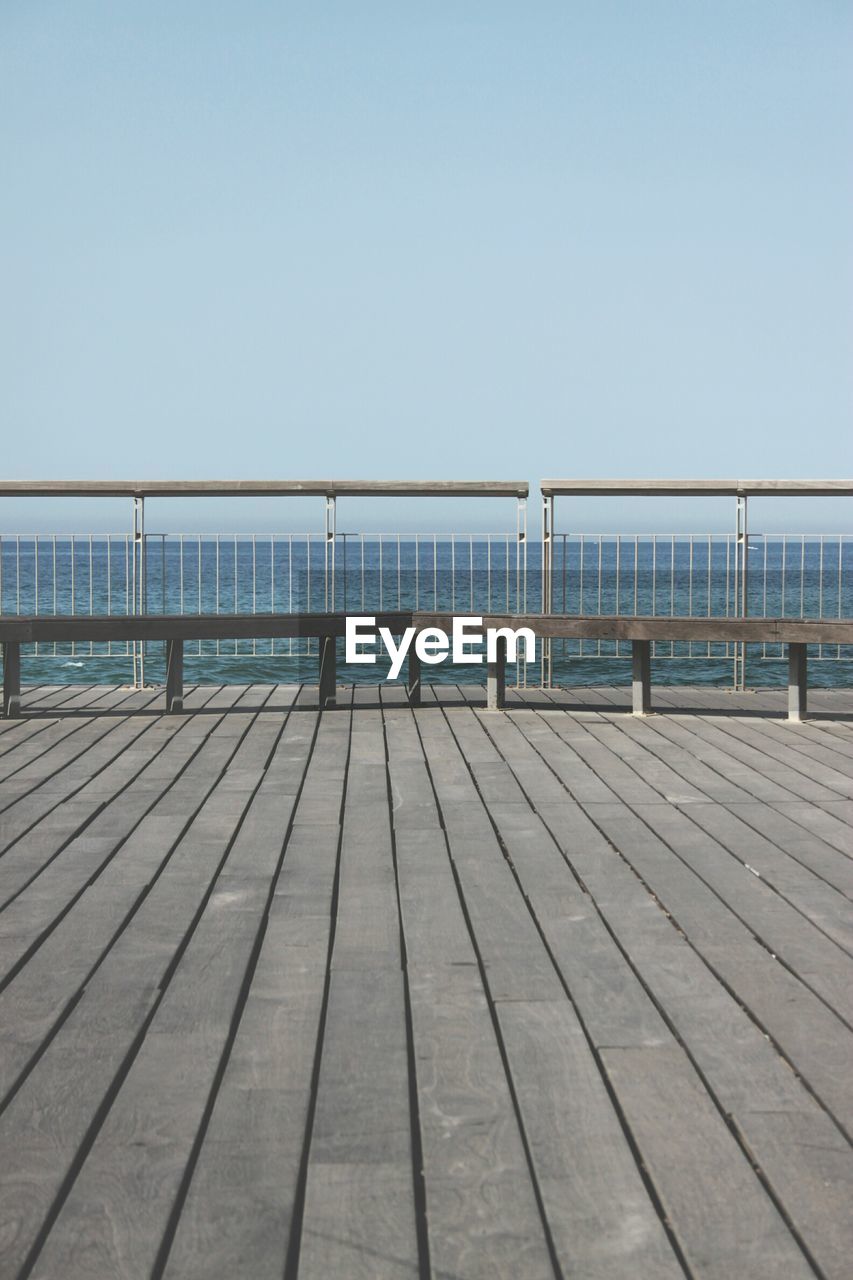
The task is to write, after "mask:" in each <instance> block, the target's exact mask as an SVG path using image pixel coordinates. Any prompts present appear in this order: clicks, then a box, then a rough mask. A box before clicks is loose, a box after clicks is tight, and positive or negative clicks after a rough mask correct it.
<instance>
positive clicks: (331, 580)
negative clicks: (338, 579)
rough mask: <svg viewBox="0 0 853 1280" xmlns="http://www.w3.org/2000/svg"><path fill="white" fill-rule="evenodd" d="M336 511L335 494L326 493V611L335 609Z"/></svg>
mask: <svg viewBox="0 0 853 1280" xmlns="http://www.w3.org/2000/svg"><path fill="white" fill-rule="evenodd" d="M335 525H336V511H335V495H334V494H332V493H329V494H327V495H326V519H325V532H326V542H325V549H326V554H325V559H324V569H325V575H324V576H325V582H326V590H325V596H324V599H325V601H326V613H334V611H335V540H336V537H337V533H336V528H335Z"/></svg>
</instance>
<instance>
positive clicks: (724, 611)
mask: <svg viewBox="0 0 853 1280" xmlns="http://www.w3.org/2000/svg"><path fill="white" fill-rule="evenodd" d="M540 489H541V494H542V548H541V574H542V601H543V604H542V609H543V612H544V613H551V612H554V611H555V610H556V609H557V608H558V607H559V606H558V605H556V604H555V598H556V593H557V592H558V590H559V585H558V584H559V578H558V575H559V572H560V566H559V565H558V564H557V563H556V561H555V552H558V550H559V548H560V538H562V537H566V536H568V535H559V534H557V532H556V525H555V509H556V499H557V498H558V497H559V498H563V499H565V498H569V497H575V498H577V497H598V498H601V497H621V498H624V497H681V498H687V497H691V498H694V497H728V498H734V499H735V522H734V524H735V528H734V534H733V535H732V536H731V537H727V536H724V537H723V538H722V539H720V538H719V537H718V539H717V540H718V541H719V542H720V543H721V545H722V546H723V548H724V564H725V570H724V573H723V572H722V569H721V566H719V565H718V566H717V568H716V571H715V569H714V560H713V551H712V541H711V540H710V539H709V543H708V564H707V570H706V575H707V594H708V609H709V610H710V609H711V608H712V605H713V606H715V608H716V611H717V613H718V615H719V616H728V617H742V618H745V617H747V616H749V614H750V612H755V609H754V608H753V607H752V606H753V601H754V597H755V592H754V590H753V587H752V584H751V578H752V568H753V566H752V563H751V559H750V555H751V550H752V549H753V543H754V542H755V539H753V537H752V535H751V534H750V531H749V517H748V507H749V499H750V498H751V497H776V498H778V497H847V498H850V497H853V481H850V480H543V481H542V483H541V486H540ZM648 536H650V537H651V548H652V565H651V573H650V575H649V572H648V571H646V573H645V575H644V576H645V589H644V591H642V592H640V593H639V595H640V596H642V598H643V602H644V603H643V605H641V606H640V605H639V604H638V608H639V611H640V612H643V611H645V612H651V613H654V612H656V611H657V606H658V590H657V568H656V563H655V557H656V550H657V541H658V539H657V537H656V535H647V537H648ZM821 536H822V535H816V537H817V538H818V539H820V538H821ZM829 536H830V537H832V536H835V535H829ZM793 537H794V538H795V540H797V539H803V542H802V548H803V552H802V554H803V567H802V572H801V591H800V596H801V602H800V603H801V608H802V609H803V610H805V608H806V593H805V590H804V587H803V585H802V584H803V583H804V582H805V575H806V569H805V558H804V557H805V551H804V548H805V540H804V535H793ZM823 537H826V535H823ZM667 538H669V539H670V540H671V543H672V552H671V564H670V578H671V583H670V609H671V610H672V612H673V615H674V616H675V615H677V614H680V615H682V616H690V611H691V610H692V607H693V574H692V552H693V547H694V544H695V539H694V538H688V539H687V541H688V545H689V547H690V557H691V561H690V565H689V566H688V570H687V588H686V591H685V590H684V589H683V582H682V578H683V574H684V566H683V565H679V567H678V570H676V551H675V544H676V539H675V536H674V535H663V539H664V541H665V540H666V539H667ZM618 542H619V539H617V552H616V554H617V559H618V556H619V546H618ZM781 545H782V548H783V550H782V571H781V575H780V585H779V590H778V592H775V593H774V591H773V590H772V589H771V591H770V598H768V592H767V582H768V576H767V573H766V572H765V575H764V579H763V582H764V586H763V588H762V591H761V599H762V603H763V605H764V606H765V607H764V609H763V612H765V613H766V611H767V607H770V602H771V600H772V599H773V597H774V595H776V596H778V601H775V604H776V607H778V608H783V607H784V602H785V594H786V588H785V567H784V566H785V547H786V545H787V542H786V536H785V535H781ZM822 545H823V544H821V546H822ZM765 550H766V543H765ZM562 551H563V557H564V560H565V556H566V549H565V546H563V548H562ZM822 554H823V553H822V551H821V555H822ZM599 555H600V553H599ZM842 560H843V554H842V548H841V542H839V552H838V564H839V573H841V571H842ZM821 563H822V561H821ZM583 566H584V562H583V552H581V560H580V566H579V573H580V576H581V578H582V577H583V571H584V568H583ZM765 570H766V554H765ZM810 572H813V570H812V569H811V567H810ZM676 574H678V578H679V584H680V586H681V588H682V589H681V590H680V591H679V593H678V598H677V607H676V591H675V580H676ZM616 576H617V579H618V568H617V574H616ZM641 580H642V579H641V575H640V570H639V566H638V565H637V566H635V573H634V592H635V596H638V583H639V582H640V581H641ZM582 594H583V593H582V591H581V595H582ZM598 596H599V597H600V596H601V584H600V583H599V589H598ZM813 597H814V593H813V592H809V607H810V608H811V607H812V606H814V605H815V604H816V603H818V604H819V603H822V601H823V585H822V574H821V575H820V582H819V585H818V590H817V600H816V601H815V599H814V598H813ZM618 600H619V589H618V587H617V588H616V602H617V604H618ZM638 600H639V597H638V599H637V602H638ZM838 604H839V607H840V608H843V607H845V605H844V590H843V586H841V587H839V591H838ZM846 607H847V608H849V601H848V603H847V606H846ZM635 611H636V610H635ZM706 616H707V615H706ZM801 616H806V615H805V614H803V615H801ZM809 616H814V615H813V614H810V615H809ZM839 616H842V615H839ZM553 653H554V647H553V644H552V642H551V641H550V640H546V641H545V642H544V643H543V647H542V683H543V684H546V685H547V684H550V683H551V682H552V679H553V676H554V665H553ZM564 656H565V655H564ZM578 656H581V655H578ZM608 656H617V654H616V652H614V654H610V655H608ZM658 656H662V655H661V654H658ZM669 656H673V657H674V656H691V655H689V654H688V655H683V654H681V653H676V651H675V647H674V646H673V648H672V651H671V653H670V655H669ZM704 656H705V658H706V661H707V660H708V658H709V657H710V656H714V657H717V656H719V655H716V654H715V655H708V654H706V655H704ZM722 656H723V657H725V658H726V659H727V658H728V657H730V656H731V658H732V663H733V682H734V685H735V687H736V688H741V689H742V688H744V687H745V684H746V665H747V646H746V644H743V643H739V644H735V645H732V646H731V653H729V652H728V651H726V652H725V653H724V654H723V655H722ZM765 656H767V655H766V647H765ZM839 656H841V655H839ZM845 656H846V655H845Z"/></svg>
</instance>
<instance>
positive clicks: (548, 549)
mask: <svg viewBox="0 0 853 1280" xmlns="http://www.w3.org/2000/svg"><path fill="white" fill-rule="evenodd" d="M553 528H554V499H553V497H552V496H551V495H550V494H543V495H542V612H543V613H551V612H552V609H551V603H552V601H551V595H552V588H551V583H552V573H553V567H554V565H553V555H554V544H553V540H552V534H553ZM541 652H542V659H541V661H542V668H541V669H542V677H541V683H542V687H543V688H545V689H547V688H550V685H551V640H550V638H549V637H546V638H543V640H542V650H541Z"/></svg>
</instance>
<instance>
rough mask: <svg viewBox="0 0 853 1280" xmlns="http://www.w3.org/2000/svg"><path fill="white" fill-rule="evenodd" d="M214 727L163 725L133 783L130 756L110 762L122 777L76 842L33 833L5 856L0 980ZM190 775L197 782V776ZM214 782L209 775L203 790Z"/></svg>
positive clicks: (138, 763) (207, 720) (201, 721)
mask: <svg viewBox="0 0 853 1280" xmlns="http://www.w3.org/2000/svg"><path fill="white" fill-rule="evenodd" d="M218 722H219V717H197V718H196V719H194V720H193V721H192V722H187V723H185V724H183V725H178V724H174V725H169V724H168V722H163V723H161V724H160V725H158V732H157V734H156V738H155V740H154V741H153V742H152V743H151V744H150V746H149V749H148V750H147V751H146V752H145V753H144V754H143V753H141V752H137V753H136V754H137V759H136V760H135V761H133V762H132V763H131V769H132V770H135V776H133V773H130V776H128V774H129V770H128V762H127V761H126V759H125V757H127V756H128V755H130V751H127V752H124V753H123V756H122V757H120V758H119V761H118V762H116V763H117V764H118V765H120V766H121V772H120V773H117V775H116V777H115V781H114V783H111V786H110V791H113V790H115V792H116V794H115V795H114V796H111V795H109V794H107V796H106V797H105V799H104V800H102V802H101V804H100V805H99V807H98V808H97V809H96V810H95V816H94V817H93V819H92V820H91V821H90V822H89V823H88V824H87V825H86V826H85V827H84V829H83V833H82V834H80V835H76V836H74V837H72V838H71V839H70V840H68V839H65V840H63V842H62V843H60V844H57V833H56V830H55V828H52V829H51V830H50V831H49V832H48V833H46V835H42V834H41V833H40V832H39V829H38V827H36V828H34V829H33V830H32V831H30V832H29V833H28V834H27V835H26V836H25V837H24V838H23V839H22V840H20V841H18V843H17V844H16V845H14V846H13V848H12V849H11V850H10V851H9V852H8V853H7V854H6V856H5V858H4V859H3V862H2V864H0V885H2V893H3V895H4V897H6V902H4V904H3V910H2V914H0V976H2V978H5V976H6V975H8V974H9V973H10V971H11V970H13V969H14V968H15V967H16V966H17V965H18V964H19V963H20V962H21V961H22V960H23V958H24V957H25V956H26V955H28V954H29V953H30V951H31V949H32V948H33V947H34V946H36V945H38V943H39V942H40V941H42V940H43V939H44V937H45V936H46V934H47V933H49V931H50V929H51V927H52V926H53V924H54V922H55V921H58V920H60V919H61V918H62V917H63V916H64V914H65V913H66V912H67V911H68V910H69V909H70V908H71V907H72V906H73V905H74V903H75V902H76V900H77V898H78V897H79V895H80V894H81V893H83V892H91V888H92V886H93V884H94V882H95V880H96V879H97V877H98V876H99V875H100V874H101V873H102V871H103V870H104V868H105V867H107V866H109V865H110V863H111V862H112V860H113V859H114V858H115V857H116V855H117V854H118V853H119V851H120V850H121V848H122V846H123V844H124V842H125V841H126V840H127V839H128V838H129V837H130V836H131V835H132V833H133V832H134V831H135V830H136V828H137V827H138V825H139V823H140V822H142V821H144V819H145V817H146V815H147V814H148V813H149V812H156V808H157V806H158V805H162V802H163V796H164V794H166V793H168V791H169V790H170V789H171V787H172V786H173V785H174V783H175V780H176V779H179V778H180V777H181V775H182V774H183V772H184V770H185V769H186V768H187V767H188V766H190V764H191V762H192V761H193V758H194V757H195V756H196V755H197V753H198V752H199V751H200V750H201V748H202V746H203V745H204V743H205V741H206V739H207V737H208V735H209V734H210V733H211V732H212V730H213V729H214V728H215V727H216V725H217V723H218ZM130 750H131V751H132V750H133V749H132V748H131V749H130ZM205 761H206V767H210V768H212V767H213V765H214V764H215V757H213V758H211V757H210V756H209V755H207V756H206V757H205ZM193 775H194V776H195V778H198V770H197V769H196V770H194V771H193ZM215 777H216V774H215V773H212V774H211V775H210V783H209V785H212V784H213V781H214V780H215ZM195 785H198V783H197V782H196V784H195ZM208 789H209V787H208ZM85 790H86V789H85V788H84V789H83V792H81V793H80V794H81V795H83V794H85ZM99 791H100V789H99ZM176 834H177V832H176ZM60 838H61V837H60ZM7 895H9V896H7ZM87 940H88V935H87Z"/></svg>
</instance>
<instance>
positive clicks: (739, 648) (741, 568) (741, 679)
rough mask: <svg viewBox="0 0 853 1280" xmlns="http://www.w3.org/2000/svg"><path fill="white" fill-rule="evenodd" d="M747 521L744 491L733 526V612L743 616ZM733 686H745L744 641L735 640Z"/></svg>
mask: <svg viewBox="0 0 853 1280" xmlns="http://www.w3.org/2000/svg"><path fill="white" fill-rule="evenodd" d="M748 585H749V521H748V512H747V497H746V494H745V493H739V494H738V496H737V517H736V526H735V612H736V613H737V615H738V617H740V618H745V617H747V615H748V613H749V596H748V594H747V588H748ZM734 686H735V688H736V689H745V688H746V641H745V640H740V641H735V665H734Z"/></svg>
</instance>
